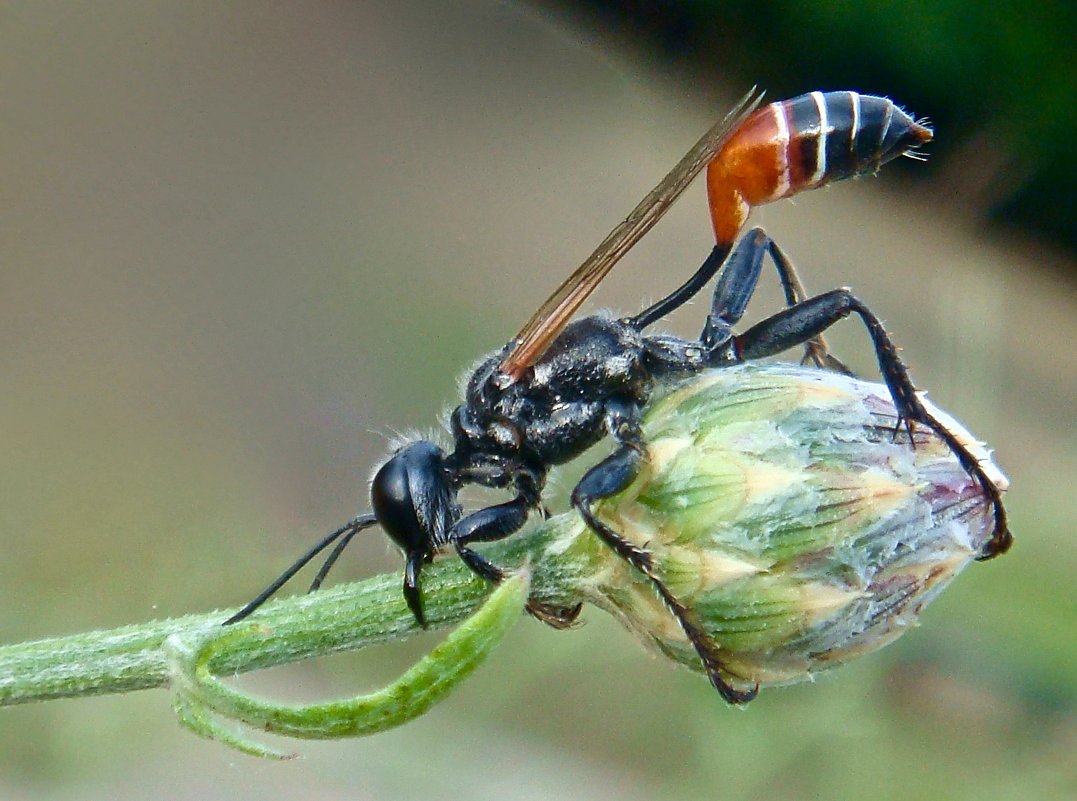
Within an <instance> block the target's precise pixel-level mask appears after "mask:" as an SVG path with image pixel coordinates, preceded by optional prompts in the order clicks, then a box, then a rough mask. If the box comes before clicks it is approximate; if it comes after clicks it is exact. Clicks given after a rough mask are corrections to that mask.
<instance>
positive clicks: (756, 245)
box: [699, 228, 849, 373]
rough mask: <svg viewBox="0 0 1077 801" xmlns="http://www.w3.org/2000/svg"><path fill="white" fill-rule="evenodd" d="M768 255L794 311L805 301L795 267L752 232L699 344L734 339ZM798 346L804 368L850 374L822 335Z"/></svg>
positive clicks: (721, 284)
mask: <svg viewBox="0 0 1077 801" xmlns="http://www.w3.org/2000/svg"><path fill="white" fill-rule="evenodd" d="M767 253H769V254H770V256H771V259H772V260H773V261H774V266H775V267H776V268H777V270H778V279H779V281H780V282H781V285H782V291H783V292H784V293H785V302H786V304H787V305H788V306H789V307H790V308H791V307H793V306H796V305H798V304H799V303H802V302H803V301H804V299H805V298H806V294H805V290H804V285H803V284H802V283H801V281H800V276H799V275H798V274H797V271H796V268H795V267H794V266H793V263H792V262H791V261H789V259H788V258H787V257H786V255H785V254H784V253H783V252H782V251H781V250H780V249H779V248H778V246H777V245H776V244H774V240H773V239H771V238H770V237H769V236H767V234H766V232H765V231H764V230H763V229H762V228H753V229H752V230H751V231H749V232H748V233H747V234H745V235H744V237H743V238H742V239H741V240H740V242H739V243H738V244H737V247H736V249H735V250H734V251H733V253H732V254H730V256H729V259H728V260H727V261H726V265H725V267H724V268H723V269H722V274H721V276H720V277H719V278H718V284H717V286H715V288H714V297H713V299H712V300H711V310H710V314H708V315H707V322H706V323H705V324H704V326H703V332H702V333H701V334H700V336H699V341H700V342H701V343H702V344H703V346H704V347H705V348H707V349H708V350H714V349H716V348H718V347H721V346H722V345H723V344H725V343H727V342H728V341H729V340H730V339H731V338H732V336H733V326H735V325H736V324H737V323H738V322H740V319H741V317H743V316H744V311H745V309H746V308H747V307H748V302H749V301H750V300H751V299H752V296H753V295H754V294H755V290H756V287H757V286H758V284H759V275H760V272H761V271H762V269H763V257H764V256H765V255H766V254H767ZM797 344H798V345H799V344H803V345H804V357H803V358H802V359H801V363H802V364H803V363H806V362H809V361H810V362H814V363H815V365H816V366H818V367H825V368H829V369H834V370H837V371H838V372H843V373H849V369H848V368H847V367H846V366H845V365H844V364H842V363H841V362H840V361H839V360H838V359H836V358H834V357H833V356H831V355H830V354H829V353H828V351H827V344H826V341H825V340H824V339H823V337H822V335H821V334H817V335H815V336H812V337H808V338H807V340H802V341H801V342H798V343H797Z"/></svg>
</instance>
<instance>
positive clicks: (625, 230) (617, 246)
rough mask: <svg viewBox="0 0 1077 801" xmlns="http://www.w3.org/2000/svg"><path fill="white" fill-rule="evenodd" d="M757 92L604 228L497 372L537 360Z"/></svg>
mask: <svg viewBox="0 0 1077 801" xmlns="http://www.w3.org/2000/svg"><path fill="white" fill-rule="evenodd" d="M762 96H763V95H762V93H761V92H756V90H755V88H754V87H753V88H752V90H751V91H750V92H748V94H746V95H745V96H744V97H743V98H741V100H740V102H739V103H737V105H736V106H735V107H734V108H733V110H732V111H730V112H729V113H728V114H727V115H726V116H725V118H724V119H722V120H721V121H720V122H718V123H717V124H716V125H715V126H714V127H712V128H711V129H710V130H709V131H707V133H705V134H704V135H703V138H702V139H700V140H699V141H698V142H696V144H695V145H694V146H693V147H692V149H691V150H689V151H688V153H686V154H685V156H684V158H682V159H681V160H680V161H679V162H677V166H675V167H674V168H673V169H672V170H670V172H669V174H668V175H666V177H665V178H663V179H662V180H661V181H660V182H659V184H658V186H656V187H655V188H654V189H652V190H651V191H650V192H649V193H648V194H647V196H646V197H645V198H643V200H641V201H640V202H639V205H637V206H636V208H634V209H632V211H631V213H630V214H629V215H628V216H627V217H625V219H624V222H622V223H621V224H620V225H618V226H617V227H616V228H614V229H613V230H612V231H610V233H609V235H608V236H607V237H606V238H605V239H603V240H602V243H601V244H600V245H599V246H598V247H597V248H595V252H594V253H592V254H591V255H590V256H589V257H588V258H587V260H586V261H584V262H583V264H581V265H580V266H579V267H578V268H576V271H575V272H573V273H572V275H570V276H569V277H568V278H567V279H565V281H564V282H563V283H562V284H561V286H559V287H557V289H556V290H554V293H553V294H552V295H550V297H549V298H548V299H547V300H546V302H545V303H543V304H542V305H541V306H540V307H539V309H538V311H536V312H535V313H534V314H533V315H532V317H531V319H530V320H528V321H527V324H526V325H524V327H523V328H522V329H520V333H518V334H517V335H516V337H515V339H514V340H513V342H514V345H513V348H512V350H511V351H510V352H509V354H508V355H507V356H506V357H505V358H504V359H503V360H502V362H501V372H502V374H504V375H506V376H507V377H508V378H509V379H511V380H512V381H517V380H519V378H520V377H521V376H522V375H523V374H524V372H525V371H526V370H527V368H529V367H530V366H531V365H533V364H534V363H535V362H536V361H538V359H539V358H540V357H541V356H542V354H543V353H545V352H546V349H547V348H548V347H549V346H550V343H551V342H553V341H554V339H556V338H557V335H558V334H560V333H561V331H562V329H564V327H565V326H566V325H567V324H568V321H569V320H570V319H571V318H572V315H573V314H575V313H576V310H577V309H579V308H580V306H581V305H583V302H584V301H585V300H587V298H588V297H589V296H590V295H591V293H592V292H594V291H595V288H596V287H598V285H599V284H600V283H601V282H602V279H603V278H605V277H606V275H607V274H608V273H609V271H610V270H612V269H613V266H614V265H615V264H617V262H619V261H620V260H621V257H622V256H624V255H625V253H627V252H628V251H629V250H630V249H631V248H632V247H633V245H635V244H636V243H637V242H638V241H639V240H640V239H642V238H643V235H644V234H646V233H647V232H648V231H650V230H651V228H652V227H653V226H654V224H655V223H657V222H658V221H659V220H660V219H662V217H663V216H665V214H666V212H667V211H669V207H670V206H672V205H673V201H675V200H676V199H677V198H678V197H680V195H681V193H682V192H684V190H685V189H687V188H688V185H689V184H690V183H691V182H692V179H693V178H695V177H696V176H697V175H698V174H699V173H700V171H701V170H702V169H703V168H704V167H706V166H707V164H708V163H709V162H710V161H711V159H713V158H714V157H715V156H716V155H717V153H718V151H719V150H721V148H722V145H723V144H725V141H726V139H727V138H728V137H729V135H730V134H731V133H732V132H733V131H735V130H736V129H737V126H738V125H740V123H741V122H743V121H744V119H745V117H747V116H748V115H749V114H751V113H752V112H753V111H754V110H755V108H756V106H758V105H759V101H760V99H762Z"/></svg>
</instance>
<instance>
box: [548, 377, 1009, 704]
mask: <svg viewBox="0 0 1077 801" xmlns="http://www.w3.org/2000/svg"><path fill="white" fill-rule="evenodd" d="M929 410H930V411H931V413H932V414H933V415H935V416H936V418H937V419H940V420H941V421H942V422H944V424H945V425H946V426H947V428H948V429H949V430H950V431H951V432H952V433H954V434H955V435H956V436H957V437H958V438H959V439H960V440H961V441H962V442H963V443H964V444H965V445H966V446H967V447H968V448H969V449H970V450H971V451H972V452H973V453H974V455H975V456H976V457H977V458H978V459H982V460H983V464H984V465H985V466H987V467H988V475H989V476H990V477H991V478H992V480H993V481H995V483H996V484H997V485H998V486H999V488H1000V489H1005V487H1006V484H1007V482H1006V479H1005V477H1004V476H1003V475H1002V474H1001V473H1000V472H998V471H997V469H995V468H994V467H993V466H988V465H989V462H988V461H987V460H988V453H987V452H986V450H984V449H983V447H982V446H981V445H980V444H979V443H977V442H976V441H975V440H973V438H972V437H971V435H969V434H968V432H967V431H965V430H964V429H963V428H961V427H960V425H959V424H958V423H956V421H954V420H952V418H949V417H948V416H946V415H945V414H944V413H942V412H941V411H939V410H938V409H936V408H934V407H931V406H929ZM895 432H896V433H895ZM644 435H645V440H646V442H647V443H648V452H647V457H648V458H647V459H646V467H645V469H644V471H643V473H642V474H641V475H640V476H639V477H638V478H637V480H636V481H635V482H634V483H633V484H632V485H631V486H630V487H629V488H628V489H627V490H626V491H624V492H623V493H621V494H620V495H618V496H616V497H615V498H611V499H609V500H607V501H605V502H603V503H602V504H601V505H600V506H599V507H598V511H599V515H600V516H601V518H602V519H603V520H604V521H606V522H607V523H608V524H609V525H611V526H612V527H613V528H614V529H615V530H617V531H619V532H621V533H622V534H623V535H624V536H625V537H627V538H628V539H630V540H632V541H633V542H635V543H636V544H638V545H640V546H641V547H644V548H646V549H647V550H648V551H649V552H650V553H651V554H652V556H653V559H654V565H655V573H656V574H657V575H658V577H659V578H661V579H662V581H663V582H664V583H665V584H666V585H667V587H668V588H669V589H670V590H671V592H673V594H674V595H675V596H676V597H678V598H679V599H680V600H681V601H682V602H683V603H684V604H685V605H686V606H687V607H689V609H691V610H692V613H693V614H694V616H695V618H696V620H697V621H698V622H699V623H700V624H701V625H702V626H703V628H704V629H705V630H706V631H707V632H708V633H709V634H710V635H711V636H712V637H713V638H714V640H715V641H716V642H717V643H718V645H719V648H720V651H719V653H720V654H722V656H723V660H722V663H723V666H724V667H725V668H726V669H727V670H728V672H729V674H730V678H731V680H733V681H736V682H743V684H744V685H745V686H751V685H753V684H755V683H757V682H758V683H759V684H762V685H766V684H781V683H788V682H795V681H801V680H804V679H807V678H810V677H811V675H812V674H813V673H815V672H817V671H819V670H822V669H824V668H827V667H830V666H833V665H836V664H840V663H842V662H846V661H848V660H850V659H852V658H854V657H856V656H859V655H861V654H863V653H866V652H869V651H872V650H875V649H877V648H879V647H881V646H882V645H884V644H886V643H887V642H890V641H891V640H893V639H894V638H896V637H897V636H899V635H900V634H901V633H902V632H903V631H905V630H906V629H907V628H908V627H909V625H910V624H912V623H914V622H915V620H916V618H917V616H918V615H919V613H920V612H921V610H922V609H923V607H924V606H925V605H926V604H927V603H928V602H929V601H930V600H931V599H933V598H934V597H935V595H936V594H937V593H938V592H939V591H940V590H941V589H942V588H943V587H944V586H945V585H946V584H947V583H948V582H949V580H950V579H952V578H953V577H954V576H955V575H956V574H957V573H958V572H959V571H960V570H961V569H962V568H963V567H964V566H965V565H966V564H968V562H969V561H971V560H972V559H974V558H975V557H976V556H977V555H978V554H979V553H980V550H981V548H982V547H983V546H984V544H985V543H986V541H987V540H988V538H989V537H990V535H991V531H992V526H993V517H992V511H991V507H990V504H989V503H987V502H986V500H985V498H984V493H983V490H982V488H981V487H979V485H977V484H976V483H975V482H974V481H973V480H972V479H971V478H970V477H969V475H968V474H967V473H966V472H965V470H964V469H963V468H962V467H961V465H960V464H959V463H958V461H957V459H956V458H955V457H954V455H953V454H952V453H951V451H950V449H949V448H948V446H947V445H946V444H945V443H944V442H942V441H941V440H940V439H939V438H938V437H937V436H936V435H935V434H934V433H933V432H931V431H930V430H928V429H926V428H925V427H923V426H918V427H917V428H916V430H915V435H914V439H915V442H914V443H913V444H910V442H909V437H908V435H907V433H906V432H905V430H904V429H903V428H901V427H899V426H897V417H896V414H895V411H894V406H893V403H892V402H891V400H890V395H889V392H888V390H887V389H886V387H885V386H881V385H878V384H871V383H867V382H863V381H858V380H855V379H852V378H848V377H846V376H842V375H838V374H835V373H830V372H825V371H820V370H814V369H808V368H802V367H796V366H792V365H778V364H769V365H745V366H741V367H736V368H729V369H723V370H713V371H710V372H707V373H705V374H703V375H701V376H697V377H694V378H692V379H690V380H688V381H686V382H684V383H683V384H681V385H679V386H677V387H674V388H673V389H672V390H671V391H670V392H669V394H667V395H666V396H665V397H663V398H662V399H660V400H658V401H656V402H654V403H652V404H651V406H650V407H649V409H648V412H647V414H646V416H645V419H644ZM913 445H914V446H913ZM581 537H590V535H589V534H586V533H585V530H584V529H583V528H582V525H581V526H580V527H578V528H576V529H574V530H573V532H572V534H571V537H570V538H581ZM581 545H582V542H581V541H575V542H572V543H570V542H568V541H567V540H562V542H561V545H560V547H562V548H570V547H575V548H579V547H580V546H581ZM590 545H591V546H592V547H593V548H594V551H593V554H594V559H595V560H596V572H595V573H594V575H593V576H592V579H591V580H590V581H588V582H587V583H586V586H584V587H582V588H581V590H582V591H583V592H585V593H586V594H587V595H588V597H589V599H590V600H592V601H593V602H595V603H596V604H598V605H599V606H603V607H604V608H606V609H608V610H609V611H611V612H613V613H614V614H615V615H616V616H618V617H619V618H620V619H621V620H622V621H624V622H625V623H626V625H628V626H629V628H631V629H632V630H633V631H635V632H636V633H637V634H638V635H640V636H641V638H642V639H643V640H644V641H645V642H648V643H650V644H652V645H654V646H657V648H658V649H659V650H661V651H662V652H664V653H666V654H668V655H670V656H671V657H673V658H674V659H676V660H677V661H679V662H682V663H684V664H686V665H689V666H691V667H695V668H698V667H699V661H698V657H697V655H696V653H695V651H694V649H693V648H692V647H691V646H690V645H689V643H688V642H687V640H686V639H685V637H684V635H683V633H682V631H681V629H680V628H679V626H678V625H677V623H676V622H675V620H674V619H673V617H672V616H671V615H670V613H669V612H668V610H666V609H665V608H664V606H663V605H662V603H661V601H660V600H659V599H658V597H657V596H656V594H655V592H654V590H653V587H652V586H651V584H650V583H649V582H648V581H647V580H646V579H645V578H644V577H643V576H641V575H640V574H639V573H638V572H636V571H635V570H634V569H633V568H631V567H629V566H628V565H627V564H626V563H624V562H623V561H621V560H620V559H618V558H617V557H616V556H614V555H613V554H612V552H611V551H609V550H608V549H605V548H604V546H602V545H601V544H600V543H598V542H597V540H596V539H594V538H591V539H590Z"/></svg>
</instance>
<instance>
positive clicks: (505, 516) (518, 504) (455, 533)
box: [448, 473, 582, 629]
mask: <svg viewBox="0 0 1077 801" xmlns="http://www.w3.org/2000/svg"><path fill="white" fill-rule="evenodd" d="M538 486H539V485H538V483H537V482H536V481H535V477H534V476H533V475H531V474H530V473H525V474H522V476H521V477H520V478H518V479H517V490H518V492H519V494H518V495H517V496H516V497H515V498H513V499H512V500H511V501H506V502H505V503H499V504H497V505H495V506H488V507H486V508H485V509H480V510H479V511H477V512H473V513H472V514H470V515H468V516H467V517H465V518H463V519H462V520H460V521H459V522H458V523H457V524H456V525H455V526H453V527H452V530H451V531H450V532H449V537H448V539H449V542H450V543H452V545H453V547H454V548H455V549H456V553H457V554H458V555H459V556H460V559H461V560H463V562H464V564H465V565H467V566H468V567H469V568H470V569H471V571H472V572H473V573H475V575H477V576H479V577H480V578H484V579H486V580H487V581H489V582H491V583H492V584H500V583H501V582H502V581H504V580H505V577H506V576H507V575H508V571H506V570H505V569H504V568H502V567H499V566H497V565H495V564H494V563H493V562H491V561H490V560H489V559H487V558H486V557H485V556H483V555H482V554H480V553H479V552H478V551H474V550H472V549H471V548H469V547H468V545H469V544H470V543H473V542H494V541H496V540H502V539H504V538H505V537H508V536H510V535H512V534H515V533H516V532H517V531H519V530H520V529H521V528H522V527H523V525H524V523H526V522H527V516H528V514H529V513H530V512H531V510H532V509H535V508H538V507H539V506H540V502H541V498H540V496H539V489H538ZM581 609H582V604H576V605H575V606H571V607H561V606H552V605H550V604H546V603H543V602H541V601H536V600H534V599H531V600H529V601H528V602H527V611H528V612H530V613H531V614H532V615H533V616H534V617H536V618H538V619H539V620H541V621H542V622H543V623H546V624H548V625H550V626H552V627H553V628H555V629H564V628H568V627H569V626H571V625H572V624H573V623H574V622H575V621H576V618H577V617H579V614H580V610H581Z"/></svg>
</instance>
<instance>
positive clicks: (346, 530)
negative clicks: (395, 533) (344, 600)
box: [222, 515, 377, 626]
mask: <svg viewBox="0 0 1077 801" xmlns="http://www.w3.org/2000/svg"><path fill="white" fill-rule="evenodd" d="M376 522H377V518H376V517H374V515H359V517H356V518H353V519H352V520H349V521H348V522H347V523H345V524H344V525H343V526H341V527H340V528H338V529H337V530H336V531H333V532H331V533H330V534H328V535H326V536H325V537H323V538H322V539H321V541H319V542H318V543H316V544H315V545H314V547H313V548H311V549H310V550H309V551H307V552H306V553H305V554H303V555H302V556H300V557H299V558H298V559H296V560H295V562H293V563H292V565H291V566H290V567H289V568H288V569H287V570H285V571H284V572H283V573H281V574H280V575H279V576H278V577H277V578H276V579H274V580H273V583H272V584H270V585H269V586H268V587H266V588H265V589H264V590H262V591H261V592H260V593H258V595H257V597H256V598H255V599H254V600H253V601H251V602H250V603H249V604H247V605H246V606H244V607H243V608H242V609H240V610H239V611H238V612H236V613H235V614H234V615H232V616H231V617H230V618H228V620H226V621H224V623H223V624H222V625H224V626H230V625H232V624H233V623H238V622H239V621H241V620H243V619H244V618H245V617H248V616H249V615H250V614H251V613H252V612H254V611H255V610H256V609H258V607H260V606H261V605H262V604H264V603H265V602H266V601H268V600H269V599H270V598H271V597H273V595H274V593H276V591H277V590H279V589H280V588H281V587H283V586H284V585H285V584H287V583H288V581H289V579H291V578H292V576H294V575H295V574H296V573H298V572H299V571H300V570H302V569H303V568H304V567H305V566H306V565H307V563H308V562H310V560H312V559H313V558H314V557H315V556H317V555H318V554H320V553H321V552H322V551H324V550H325V549H326V548H328V547H329V546H330V545H332V544H333V542H334V541H336V540H337V539H339V538H340V537H345V540H344V541H345V542H347V541H348V540H349V539H351V538H352V537H353V536H354V535H355V533H356V532H357V531H362V530H363V529H364V528H368V527H370V526H372V525H374V523H376ZM338 555H339V554H338ZM334 561H335V559H334ZM324 570H325V568H323V571H324ZM319 576H321V577H322V578H324V575H322V573H319Z"/></svg>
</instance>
